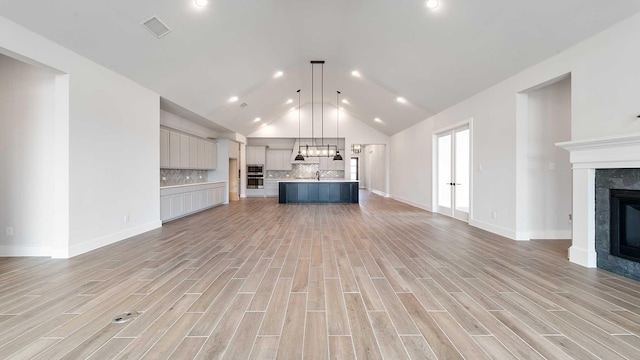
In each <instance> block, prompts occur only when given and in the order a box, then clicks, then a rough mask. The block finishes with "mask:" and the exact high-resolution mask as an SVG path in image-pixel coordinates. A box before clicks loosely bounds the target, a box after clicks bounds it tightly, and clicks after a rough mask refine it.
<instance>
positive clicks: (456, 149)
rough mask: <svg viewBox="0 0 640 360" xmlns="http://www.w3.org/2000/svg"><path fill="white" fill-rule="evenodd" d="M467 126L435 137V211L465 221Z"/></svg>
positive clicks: (467, 202) (466, 215)
mask: <svg viewBox="0 0 640 360" xmlns="http://www.w3.org/2000/svg"><path fill="white" fill-rule="evenodd" d="M470 137H471V132H470V130H469V125H464V126H462V127H459V128H455V129H453V130H449V131H446V132H442V133H439V134H437V135H436V139H437V149H436V151H437V168H436V169H437V183H436V194H437V205H438V206H437V211H438V212H439V213H441V214H445V215H448V216H453V217H455V218H457V219H460V220H463V221H469V197H470V181H471V176H470V169H471V162H470V143H471V138H470Z"/></svg>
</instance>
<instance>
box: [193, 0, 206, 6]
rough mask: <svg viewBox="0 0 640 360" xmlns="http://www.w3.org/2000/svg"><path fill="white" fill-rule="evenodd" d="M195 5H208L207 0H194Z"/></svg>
mask: <svg viewBox="0 0 640 360" xmlns="http://www.w3.org/2000/svg"><path fill="white" fill-rule="evenodd" d="M195 3H196V6H197V7H205V6H207V5H209V0H195Z"/></svg>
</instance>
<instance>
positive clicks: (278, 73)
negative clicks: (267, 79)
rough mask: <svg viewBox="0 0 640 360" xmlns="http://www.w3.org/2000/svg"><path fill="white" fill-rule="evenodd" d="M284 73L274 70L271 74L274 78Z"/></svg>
mask: <svg viewBox="0 0 640 360" xmlns="http://www.w3.org/2000/svg"><path fill="white" fill-rule="evenodd" d="M282 75H284V73H283V72H282V71H276V73H275V74H273V77H274V78H279V77H280V76H282Z"/></svg>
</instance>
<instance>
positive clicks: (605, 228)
mask: <svg viewBox="0 0 640 360" xmlns="http://www.w3.org/2000/svg"><path fill="white" fill-rule="evenodd" d="M595 175H596V176H595V250H596V253H597V266H598V267H599V268H601V269H604V270H607V271H611V272H613V273H616V274H618V275H622V276H626V277H630V278H632V279H636V280H640V232H639V230H640V169H598V170H596V174H595Z"/></svg>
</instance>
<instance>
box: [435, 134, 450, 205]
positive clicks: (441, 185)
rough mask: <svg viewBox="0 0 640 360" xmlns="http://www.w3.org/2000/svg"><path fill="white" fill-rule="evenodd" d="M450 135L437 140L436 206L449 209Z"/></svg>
mask: <svg viewBox="0 0 640 360" xmlns="http://www.w3.org/2000/svg"><path fill="white" fill-rule="evenodd" d="M449 183H451V135H445V136H440V137H439V138H438V205H439V206H443V207H448V208H450V207H451V185H449Z"/></svg>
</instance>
